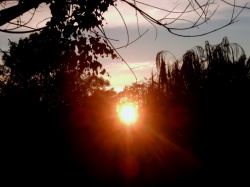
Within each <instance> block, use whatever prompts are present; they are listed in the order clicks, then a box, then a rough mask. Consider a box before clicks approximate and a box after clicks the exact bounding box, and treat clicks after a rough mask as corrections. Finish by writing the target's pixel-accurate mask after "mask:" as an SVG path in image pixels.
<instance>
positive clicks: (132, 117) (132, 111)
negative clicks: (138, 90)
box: [118, 103, 138, 125]
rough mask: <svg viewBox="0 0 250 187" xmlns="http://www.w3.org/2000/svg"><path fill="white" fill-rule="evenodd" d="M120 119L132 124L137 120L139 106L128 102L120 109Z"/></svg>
mask: <svg viewBox="0 0 250 187" xmlns="http://www.w3.org/2000/svg"><path fill="white" fill-rule="evenodd" d="M118 115H119V118H120V120H121V121H122V122H123V123H125V124H126V125H131V124H133V123H135V122H136V120H137V117H138V112H137V108H136V107H135V106H134V105H133V104H132V103H126V104H123V105H122V106H120V108H119V109H118Z"/></svg>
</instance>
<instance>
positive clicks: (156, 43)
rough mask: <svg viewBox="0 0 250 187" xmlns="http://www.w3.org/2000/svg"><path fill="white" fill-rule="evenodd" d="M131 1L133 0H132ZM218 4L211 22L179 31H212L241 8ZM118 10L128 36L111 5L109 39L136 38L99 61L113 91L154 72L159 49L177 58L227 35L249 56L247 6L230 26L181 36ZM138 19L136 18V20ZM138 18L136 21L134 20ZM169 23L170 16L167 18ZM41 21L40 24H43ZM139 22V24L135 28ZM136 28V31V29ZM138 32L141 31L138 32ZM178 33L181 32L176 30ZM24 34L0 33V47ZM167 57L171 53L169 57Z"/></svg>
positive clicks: (173, 5) (179, 4)
mask: <svg viewBox="0 0 250 187" xmlns="http://www.w3.org/2000/svg"><path fill="white" fill-rule="evenodd" d="M131 2H133V1H132V0H131ZM141 2H143V3H148V4H150V5H153V6H157V7H160V8H162V9H168V10H174V11H182V10H184V8H185V7H186V5H187V4H186V3H187V2H188V1H186V0H179V1H177V0H168V1H166V0H154V1H150V0H143V1H142V0H141ZM203 2H205V0H200V1H199V3H200V4H202V3H203ZM215 2H219V3H218V4H217V5H219V7H217V5H216V4H215V5H213V6H211V7H210V9H211V12H210V13H212V11H213V10H215V9H216V8H218V9H217V11H216V13H215V14H214V16H213V17H212V19H211V20H210V21H208V22H207V23H205V24H203V26H200V27H199V28H196V29H191V30H184V31H182V32H181V34H184V35H195V34H201V33H205V32H208V31H211V30H214V29H216V28H218V27H219V26H222V25H224V24H226V23H228V21H229V20H230V18H231V16H232V12H233V11H234V15H237V13H238V12H239V11H240V9H235V10H233V8H232V7H230V6H228V5H226V4H222V3H221V2H220V1H218V0H217V1H215ZM228 2H231V3H233V2H234V1H233V0H228ZM236 2H237V4H238V5H243V6H244V5H245V4H246V3H248V5H247V6H248V7H250V0H236ZM137 5H138V6H139V8H141V9H143V10H144V11H146V12H147V13H148V14H149V15H150V16H152V17H155V18H158V19H161V18H164V16H166V15H167V18H175V17H176V16H178V15H179V14H173V13H171V14H167V13H166V11H162V10H158V9H156V8H153V7H148V6H144V5H142V4H137ZM117 9H118V10H119V12H120V13H121V14H122V15H123V19H124V21H125V23H126V26H127V29H128V33H129V35H127V32H126V28H125V26H124V22H123V19H122V18H121V16H120V13H119V12H118V11H117V10H116V9H115V8H113V7H111V8H109V10H108V12H107V13H105V15H104V17H105V19H106V22H107V24H105V25H104V29H105V32H106V34H107V36H108V37H110V38H112V39H115V40H116V41H112V44H113V45H114V47H117V48H118V47H120V46H126V44H127V41H128V36H129V42H132V41H133V40H135V39H137V38H138V37H140V38H139V39H137V40H136V41H135V42H133V43H132V44H129V45H128V46H127V47H123V48H120V49H117V51H118V53H119V55H121V58H122V59H123V60H121V58H120V59H115V60H111V59H101V63H102V64H103V66H104V68H106V70H107V71H108V72H109V74H110V75H111V78H108V77H104V78H107V79H108V80H109V81H110V83H111V86H112V87H114V88H115V90H121V89H122V88H123V87H124V86H126V85H131V84H133V83H135V82H136V81H137V82H142V81H145V79H144V78H149V77H150V76H151V72H152V71H153V72H154V73H155V72H156V69H155V58H156V54H157V53H158V52H159V51H162V50H167V51H170V52H171V53H172V54H174V55H175V57H176V58H181V56H182V55H183V54H184V53H185V52H186V51H187V50H189V49H192V48H193V47H195V46H197V45H199V46H202V47H204V46H205V41H206V40H207V41H209V43H210V44H212V45H215V44H219V43H220V42H221V41H222V39H223V37H224V36H227V37H228V39H229V42H230V43H238V44H239V45H240V46H242V48H243V49H244V50H245V52H246V55H247V57H249V56H250V37H249V34H250V9H245V10H243V11H242V12H241V14H240V15H239V17H238V18H237V19H236V22H235V23H233V24H232V25H229V26H227V27H225V28H223V29H221V30H218V31H216V32H214V33H211V34H207V35H204V36H199V37H180V36H176V35H173V34H171V33H169V32H168V30H167V29H165V28H163V27H160V26H156V27H154V26H153V25H152V24H150V23H149V22H148V21H147V20H145V19H144V18H143V17H142V16H140V15H139V13H138V12H137V15H139V16H138V17H136V12H135V10H134V9H132V8H131V7H130V6H128V5H126V4H125V3H121V2H119V3H118V4H117ZM48 14H49V12H48V10H47V9H45V8H44V6H41V7H40V8H39V12H38V13H36V16H37V19H40V20H43V19H44V18H46V17H48ZM196 16H197V14H196V13H192V14H185V15H182V17H181V18H182V19H188V20H191V21H193V20H195V19H197V17H196ZM137 19H138V20H137ZM137 21H138V22H137ZM166 21H167V22H170V19H168V20H166ZM31 24H37V20H34V22H31ZM42 24H43V23H41V24H40V25H42ZM138 25H139V27H138ZM171 26H172V27H176V28H180V27H184V26H186V22H184V21H183V20H181V19H180V21H178V22H175V24H174V25H171ZM138 28H139V31H138ZM139 33H140V34H139ZM178 33H180V32H178ZM25 36H27V35H18V34H6V33H1V32H0V48H1V49H7V47H8V46H7V43H8V39H10V40H12V41H17V40H18V39H19V38H20V37H25ZM169 57H170V56H169ZM124 61H125V62H126V63H127V64H128V65H129V66H130V68H132V69H133V72H134V74H135V75H134V74H133V73H132V72H131V70H130V69H129V68H128V67H127V65H126V63H125V62H124Z"/></svg>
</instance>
